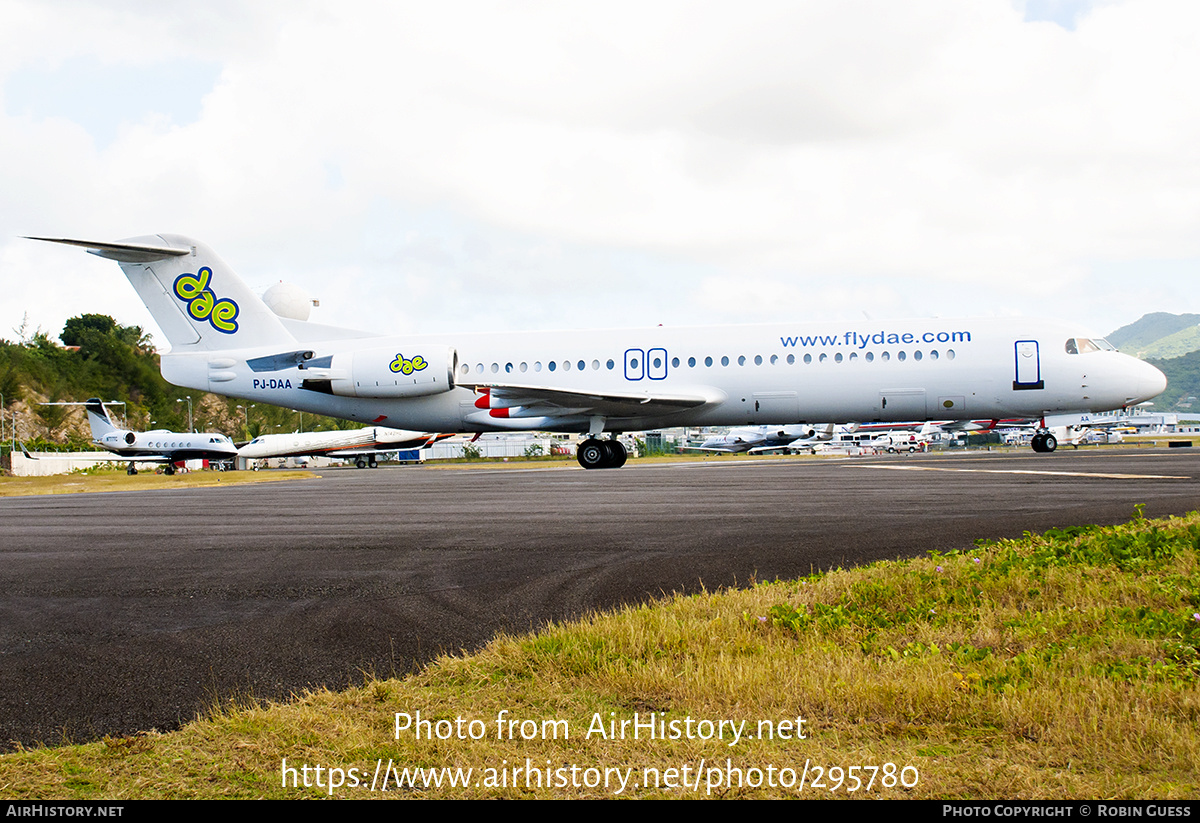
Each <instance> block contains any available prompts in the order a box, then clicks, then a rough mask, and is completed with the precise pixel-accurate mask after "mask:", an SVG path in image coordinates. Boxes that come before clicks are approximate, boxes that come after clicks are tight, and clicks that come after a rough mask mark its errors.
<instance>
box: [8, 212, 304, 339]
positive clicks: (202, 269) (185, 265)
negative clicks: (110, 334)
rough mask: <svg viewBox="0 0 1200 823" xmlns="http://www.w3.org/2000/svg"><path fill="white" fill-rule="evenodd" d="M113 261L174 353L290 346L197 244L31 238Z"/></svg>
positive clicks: (274, 322) (277, 325)
mask: <svg viewBox="0 0 1200 823" xmlns="http://www.w3.org/2000/svg"><path fill="white" fill-rule="evenodd" d="M29 239H31V240H45V241H47V242H50V243H63V244H66V245H68V246H82V247H83V248H85V249H87V250H88V251H89V252H91V253H92V254H95V255H98V256H100V257H104V258H107V259H109V260H116V261H117V262H118V263H120V265H121V270H122V271H124V272H125V276H126V277H128V278H129V282H130V283H132V284H133V287H134V288H135V289H137V293H138V296H139V297H141V298H142V302H143V303H145V304H146V308H148V309H149V310H150V313H151V314H152V315H153V316H154V320H155V322H157V323H158V325H159V328H161V329H162V331H163V334H165V335H166V336H167V341H168V342H169V343H170V344H171V349H172V350H173V351H179V350H183V351H187V350H193V351H194V350H202V351H220V350H222V349H240V348H250V347H254V346H271V345H279V346H286V345H294V344H295V342H296V341H295V338H294V337H292V335H291V334H290V333H289V332H288V331H287V329H285V328H284V326H283V323H281V322H280V320H279V317H277V316H276V315H275V314H274V312H272V311H271V310H270V309H268V308H267V306H266V304H265V303H263V301H262V300H261V299H260V298H259V297H258V295H256V294H255V293H254V292H252V291H250V288H249V287H248V286H247V285H246V284H245V283H244V282H242V280H241V278H239V277H238V276H237V275H236V274H234V273H233V270H232V269H231V268H229V266H228V265H227V264H226V263H225V261H223V260H222V259H221V258H219V257H217V255H216V254H215V253H214V252H213V251H212V249H210V248H209V247H208V246H205V245H203V244H202V243H197V242H196V241H195V240H191V239H189V238H187V237H181V236H179V235H176V234H157V235H152V236H148V237H134V238H130V239H128V240H122V241H120V242H119V243H94V242H91V241H88V240H68V239H63V238H52V237H31V238H29Z"/></svg>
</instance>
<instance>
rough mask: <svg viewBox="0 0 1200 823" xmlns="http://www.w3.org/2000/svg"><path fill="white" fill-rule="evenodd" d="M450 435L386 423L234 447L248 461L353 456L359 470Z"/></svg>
mask: <svg viewBox="0 0 1200 823" xmlns="http://www.w3.org/2000/svg"><path fill="white" fill-rule="evenodd" d="M453 436H454V435H452V434H423V433H421V432H415V431H409V430H407V429H389V428H387V427H386V426H368V427H367V428H365V429H349V430H345V431H328V432H297V433H295V434H263V435H259V436H258V437H256V438H254V439H253V440H251V441H250V442H249V443H247V444H246V445H244V446H242V447H241V448H240V449H238V455H239V456H240V457H245V458H247V459H249V460H258V459H261V458H266V457H300V456H310V455H321V456H324V457H339V458H345V459H353V460H354V461H355V464H356V465H357V466H358V467H359V468H360V469H362V468H366V467H367V466H371V467H372V468H374V467H375V464H376V460H377V458H378V456H379V455H380V454H383V453H385V452H394V451H399V450H401V449H423V448H426V447H428V446H432V445H433V444H434V443H436V442H437V441H439V440H442V439H444V438H446V437H453Z"/></svg>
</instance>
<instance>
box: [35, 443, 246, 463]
mask: <svg viewBox="0 0 1200 823" xmlns="http://www.w3.org/2000/svg"><path fill="white" fill-rule="evenodd" d="M21 453H22V454H24V455H25V457H26V458H27V459H29V460H41V458H40V457H34V456H33V455H32V454H30V453H29V450H28V449H27V448H26V447H25V444H24V443H22V444H21ZM230 457H233V455H230ZM69 459H71V460H73V461H75V462H77V463H172V462H174V460H172V459H171V458H170V457H168V456H167V455H165V454H148V455H145V456H143V457H125V456H124V455H120V454H117V453H116V452H112V453H110V454H97V455H88V456H86V457H85V456H82V455H71V457H70V458H69Z"/></svg>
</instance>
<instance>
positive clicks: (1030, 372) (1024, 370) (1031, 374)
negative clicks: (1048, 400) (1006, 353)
mask: <svg viewBox="0 0 1200 823" xmlns="http://www.w3.org/2000/svg"><path fill="white" fill-rule="evenodd" d="M1013 357H1014V358H1015V361H1016V362H1015V365H1014V368H1015V375H1014V377H1013V391H1027V390H1029V389H1044V388H1046V382H1045V381H1044V380H1042V361H1041V355H1040V353H1039V352H1038V342H1037V341H1036V340H1018V341H1017V342H1016V343H1014V344H1013Z"/></svg>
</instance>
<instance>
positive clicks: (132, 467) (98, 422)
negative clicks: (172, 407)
mask: <svg viewBox="0 0 1200 823" xmlns="http://www.w3.org/2000/svg"><path fill="white" fill-rule="evenodd" d="M83 407H84V409H86V410H87V416H88V423H90V424H91V427H92V442H93V443H95V444H96V445H97V446H99V447H100V448H102V449H108V450H109V451H110V452H112V453H113V454H115V455H117V456H118V457H119V458H120V459H121V460H126V461H128V462H129V467H128V468H127V469H126V470H125V471H126V473H127V474H137V467H136V464H137V463H162V464H163V471H164V472H165V473H167V474H174V473H175V464H176V463H180V462H183V461H185V460H230V459H232V458H234V457H237V447H236V446H234V445H233V441H232V440H230V439H229V438H228V437H226V436H225V435H223V434H218V433H217V432H202V433H199V434H197V433H194V432H191V433H184V432H173V431H167V430H165V429H156V430H154V431H148V432H134V431H128V430H127V429H118V428H117V427H116V426H114V425H113V422H112V418H111V417H109V415H108V409H106V408H105V407H104V403H102V402H101V401H100V400H99V399H98V398H95V397H93V398H92V399H90V400H88V401H87V402H86V403H84V404H83Z"/></svg>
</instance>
